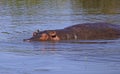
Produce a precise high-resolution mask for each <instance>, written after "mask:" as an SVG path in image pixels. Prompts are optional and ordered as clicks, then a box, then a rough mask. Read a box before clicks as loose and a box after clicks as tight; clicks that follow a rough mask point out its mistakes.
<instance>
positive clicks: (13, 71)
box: [0, 0, 120, 74]
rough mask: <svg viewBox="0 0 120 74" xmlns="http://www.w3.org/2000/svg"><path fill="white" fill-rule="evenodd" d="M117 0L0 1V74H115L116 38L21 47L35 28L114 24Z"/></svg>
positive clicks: (118, 61)
mask: <svg viewBox="0 0 120 74" xmlns="http://www.w3.org/2000/svg"><path fill="white" fill-rule="evenodd" d="M119 7H120V1H119V0H90V1H89V0H87V1H86V0H9V1H8V0H6V1H5V0H0V74H64V73H67V74H80V73H81V74H119V73H120V39H118V40H80V41H64V42H57V43H51V42H30V43H29V42H23V41H22V40H23V39H25V38H29V37H31V35H32V32H33V31H35V30H36V29H40V30H46V29H61V28H64V27H67V26H71V25H74V24H78V23H87V22H92V23H93V22H108V23H113V24H118V25H120V8H119Z"/></svg>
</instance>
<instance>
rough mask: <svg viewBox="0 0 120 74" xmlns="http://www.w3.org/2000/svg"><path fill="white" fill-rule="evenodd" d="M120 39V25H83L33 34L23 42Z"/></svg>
mask: <svg viewBox="0 0 120 74" xmlns="http://www.w3.org/2000/svg"><path fill="white" fill-rule="evenodd" d="M119 37H120V25H115V24H109V23H83V24H77V25H73V26H70V27H66V28H64V29H57V30H45V31H39V30H37V31H36V32H34V33H33V36H32V37H31V38H29V39H24V40H23V41H60V40H96V39H107V40H108V39H117V38H119Z"/></svg>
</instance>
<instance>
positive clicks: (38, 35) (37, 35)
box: [23, 30, 60, 42]
mask: <svg viewBox="0 0 120 74" xmlns="http://www.w3.org/2000/svg"><path fill="white" fill-rule="evenodd" d="M58 40H60V38H59V37H58V36H57V33H56V31H54V30H45V31H41V32H40V31H39V30H37V31H36V32H33V36H32V37H31V38H29V39H24V40H23V41H28V42H31V41H58Z"/></svg>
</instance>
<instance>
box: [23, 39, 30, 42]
mask: <svg viewBox="0 0 120 74" xmlns="http://www.w3.org/2000/svg"><path fill="white" fill-rule="evenodd" d="M23 41H26V42H30V41H31V40H30V39H23Z"/></svg>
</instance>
